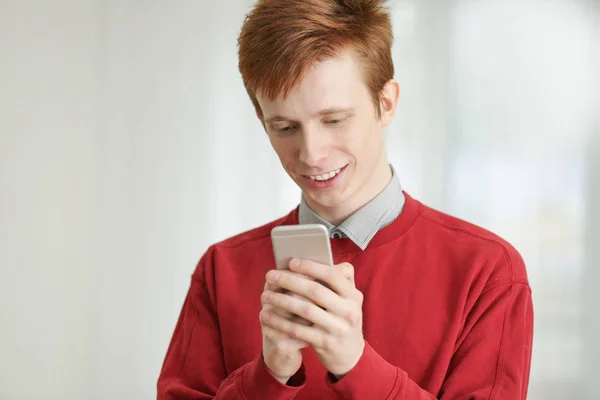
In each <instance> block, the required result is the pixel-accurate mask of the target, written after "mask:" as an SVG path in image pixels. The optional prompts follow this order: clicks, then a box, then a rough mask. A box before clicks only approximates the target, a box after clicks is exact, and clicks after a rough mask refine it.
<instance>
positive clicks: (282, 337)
mask: <svg viewBox="0 0 600 400" xmlns="http://www.w3.org/2000/svg"><path fill="white" fill-rule="evenodd" d="M261 328H262V332H263V335H264V336H265V337H266V338H267V339H268V340H270V341H271V342H273V343H276V344H277V347H278V348H279V349H280V350H281V351H282V352H285V351H292V350H298V349H303V348H305V347H308V346H309V344H308V343H306V342H303V341H301V340H298V339H295V338H292V337H289V336H288V335H286V334H285V333H283V332H279V331H278V330H276V329H274V328H271V327H270V326H268V325H265V324H262V326H261Z"/></svg>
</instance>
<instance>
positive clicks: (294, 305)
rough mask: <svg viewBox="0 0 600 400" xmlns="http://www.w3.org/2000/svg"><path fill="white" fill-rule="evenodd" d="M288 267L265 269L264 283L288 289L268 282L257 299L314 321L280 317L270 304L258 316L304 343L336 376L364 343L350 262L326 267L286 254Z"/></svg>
mask: <svg viewBox="0 0 600 400" xmlns="http://www.w3.org/2000/svg"><path fill="white" fill-rule="evenodd" d="M289 267H290V271H269V273H268V274H267V283H268V284H269V285H272V286H271V287H276V288H281V289H286V290H287V291H289V292H291V293H290V294H286V293H281V291H280V290H277V289H276V290H270V288H269V289H266V290H265V291H264V293H263V295H262V302H263V304H267V305H271V306H273V307H275V310H276V309H280V310H283V311H285V312H289V313H292V314H295V315H297V316H299V317H301V318H303V319H305V320H307V321H309V322H311V323H312V324H314V325H312V326H307V325H306V324H299V323H297V322H294V321H292V320H289V319H287V318H282V317H281V316H280V315H278V314H277V313H275V312H274V311H275V310H274V309H266V310H264V311H263V312H262V313H261V322H262V324H263V326H265V327H268V328H269V330H270V331H272V332H277V334H281V335H285V336H287V337H291V338H294V339H296V340H299V341H301V342H304V343H308V344H309V345H310V346H312V347H313V348H314V349H315V351H316V353H317V356H318V357H319V359H320V360H321V363H323V365H324V366H325V368H327V370H328V371H329V372H330V373H332V374H333V375H335V376H336V377H337V378H338V379H339V378H341V377H343V376H344V375H346V374H347V373H348V372H350V370H351V369H352V368H354V366H355V365H356V364H357V363H358V360H359V359H360V357H361V356H362V352H363V350H364V346H365V341H364V338H363V335H362V302H363V295H362V293H361V292H360V291H359V290H358V289H356V287H355V284H354V267H353V266H352V265H350V264H348V263H344V264H339V265H336V266H334V267H330V266H327V265H322V264H318V263H315V262H311V261H306V260H292V261H290V264H289ZM307 277H308V278H311V279H307ZM317 281H320V282H322V283H325V284H327V285H328V286H329V288H331V289H329V288H327V287H325V286H324V285H322V284H321V283H319V282H317ZM292 294H296V295H299V296H302V297H304V298H305V299H308V300H310V302H309V301H306V300H304V299H301V298H298V297H297V296H292Z"/></svg>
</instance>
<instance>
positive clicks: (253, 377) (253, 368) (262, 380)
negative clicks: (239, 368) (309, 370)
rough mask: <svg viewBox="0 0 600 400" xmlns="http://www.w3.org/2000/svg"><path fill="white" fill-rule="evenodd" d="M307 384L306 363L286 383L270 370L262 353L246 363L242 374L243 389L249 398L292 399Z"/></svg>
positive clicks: (263, 399)
mask: <svg viewBox="0 0 600 400" xmlns="http://www.w3.org/2000/svg"><path fill="white" fill-rule="evenodd" d="M305 384H306V372H305V370H304V364H303V365H302V366H301V367H300V369H299V370H298V372H296V374H294V376H292V377H291V378H290V380H289V381H288V384H287V385H284V384H283V383H281V382H280V381H279V380H278V379H277V378H276V377H275V375H273V374H272V373H271V371H269V369H268V368H267V366H266V365H265V360H264V358H263V355H262V353H260V354H259V355H258V357H257V358H256V359H255V360H254V361H252V362H250V363H248V365H246V368H244V372H243V374H242V390H243V391H244V394H245V395H246V397H247V399H248V400H271V399H273V400H275V399H277V400H280V399H281V400H292V399H294V398H295V397H296V395H298V393H299V392H300V390H302V388H303V387H304V385H305ZM292 385H293V386H292Z"/></svg>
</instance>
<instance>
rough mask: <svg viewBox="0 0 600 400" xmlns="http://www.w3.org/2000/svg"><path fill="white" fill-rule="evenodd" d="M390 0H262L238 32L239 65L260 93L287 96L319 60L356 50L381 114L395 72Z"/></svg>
mask: <svg viewBox="0 0 600 400" xmlns="http://www.w3.org/2000/svg"><path fill="white" fill-rule="evenodd" d="M384 5H385V0H258V1H257V3H256V4H255V5H254V7H253V8H252V10H251V11H250V13H249V14H248V15H247V16H246V19H245V21H244V24H243V26H242V29H241V32H240V35H239V37H238V57H239V70H240V73H241V75H242V80H243V82H244V85H245V87H246V90H247V92H248V94H249V96H250V99H251V100H252V103H253V104H254V107H255V108H256V110H257V112H258V113H260V114H261V115H262V110H261V108H260V105H259V104H258V101H257V98H256V95H257V94H260V95H261V96H265V97H266V98H268V99H269V100H274V99H276V98H279V97H283V98H286V97H287V96H288V95H289V94H290V92H291V91H292V90H293V89H294V88H296V87H297V86H298V85H299V84H300V82H301V81H302V80H303V79H304V77H305V76H306V75H307V73H308V72H309V69H310V67H311V66H313V65H314V64H315V63H317V62H320V61H324V60H326V59H329V58H333V57H335V56H336V55H338V54H339V53H340V52H342V51H347V50H350V51H352V53H353V55H354V56H357V59H358V60H359V65H360V66H361V72H362V75H363V79H364V82H365V84H366V85H367V87H368V89H369V91H370V93H371V96H372V100H373V104H374V106H375V110H376V113H377V116H378V117H380V116H381V108H380V93H381V90H382V89H383V87H384V85H385V84H386V82H388V81H389V80H390V79H393V77H394V64H393V61H392V51H391V47H392V41H393V33H392V23H391V18H390V14H389V12H388V10H387V9H386V8H385V6H384Z"/></svg>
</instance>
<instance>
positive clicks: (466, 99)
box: [0, 0, 600, 400]
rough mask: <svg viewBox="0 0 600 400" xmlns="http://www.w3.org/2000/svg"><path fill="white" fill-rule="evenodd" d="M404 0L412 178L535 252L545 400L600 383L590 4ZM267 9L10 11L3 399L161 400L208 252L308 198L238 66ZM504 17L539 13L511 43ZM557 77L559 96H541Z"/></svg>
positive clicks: (0, 11)
mask: <svg viewBox="0 0 600 400" xmlns="http://www.w3.org/2000/svg"><path fill="white" fill-rule="evenodd" d="M392 3H393V5H394V6H395V7H394V20H395V23H396V27H395V28H396V44H395V47H394V57H395V60H396V65H397V78H398V79H399V80H400V83H401V86H402V98H401V102H400V110H399V113H398V118H397V120H396V121H395V122H394V124H393V125H392V126H391V127H390V129H389V132H388V139H387V140H388V145H389V153H390V158H391V160H392V161H393V162H394V164H395V165H396V166H397V170H398V171H399V175H400V177H401V180H402V182H403V185H404V186H405V187H406V188H407V189H408V190H409V191H410V193H411V194H413V195H415V196H416V197H418V198H420V199H421V200H423V201H425V202H427V203H428V204H430V205H434V206H436V207H439V208H441V209H443V210H445V211H448V212H452V213H455V214H457V215H459V216H461V217H464V218H468V219H470V220H473V221H475V222H477V223H482V224H484V225H485V226H486V227H488V228H490V229H493V230H497V231H499V232H500V233H502V234H503V235H505V236H506V237H507V238H508V239H509V240H511V241H512V242H513V243H514V244H515V245H516V246H517V248H519V249H520V250H521V251H522V253H523V254H524V255H525V256H526V261H527V263H528V266H529V269H530V277H531V280H532V285H533V286H534V294H535V296H536V297H535V300H536V307H537V308H536V310H540V312H539V314H538V315H539V316H540V317H539V319H538V320H537V322H538V325H537V326H536V355H535V356H536V358H535V360H534V370H533V371H532V390H531V395H530V398H531V399H544V400H549V399H551V398H552V395H553V394H554V395H555V396H561V395H562V393H568V392H569V388H571V387H582V386H583V385H582V383H588V382H590V383H591V382H592V375H590V374H589V373H588V374H585V373H584V372H583V370H584V365H585V364H584V357H583V354H584V352H583V351H582V346H583V343H584V341H583V340H584V338H586V337H591V336H590V335H591V332H592V329H596V328H593V327H597V326H598V324H593V323H592V324H590V325H586V326H589V327H591V328H589V329H588V328H586V329H588V330H586V331H581V330H577V329H575V330H573V331H568V332H563V330H561V327H562V326H571V325H573V321H575V324H581V322H582V320H581V315H583V313H584V310H593V309H597V307H598V306H600V301H599V299H598V297H597V295H595V294H594V293H593V292H594V290H593V288H592V289H588V292H589V295H588V296H587V297H585V302H582V301H578V299H580V297H579V296H577V294H578V293H580V291H581V290H583V289H584V285H583V281H584V279H585V278H584V277H583V276H584V275H583V274H582V270H583V260H584V258H583V254H585V253H586V247H585V246H581V245H577V244H578V243H581V237H583V235H585V232H586V231H585V229H586V228H585V226H586V225H585V222H586V221H588V220H590V219H591V218H595V217H593V216H592V212H593V211H589V209H588V208H586V204H587V201H588V200H587V198H586V194H587V193H588V188H589V187H592V186H594V185H595V183H596V182H597V181H598V180H597V179H596V178H597V177H598V176H600V166H598V165H597V163H595V164H594V163H590V164H586V165H585V166H584V167H581V168H583V169H581V168H579V164H578V163H577V162H576V161H573V160H575V156H577V155H578V154H585V151H584V150H585V148H586V147H585V145H584V143H585V139H586V138H589V137H590V135H591V122H590V121H591V119H590V118H589V116H590V114H591V111H592V107H591V103H590V100H589V99H591V94H592V93H593V90H592V89H591V86H590V84H591V83H592V82H594V83H596V84H597V83H598V81H597V79H596V80H594V79H595V77H596V75H595V73H593V72H592V71H595V70H594V69H593V67H592V64H591V62H590V61H589V60H591V58H588V55H586V47H585V46H586V45H590V49H591V44H592V43H593V40H592V36H591V33H590V32H591V27H592V23H591V21H592V20H591V19H590V18H588V17H587V16H589V15H594V12H592V11H591V9H586V8H584V6H585V7H587V6H588V5H589V4H591V3H589V2H582V3H580V4H582V6H581V7H577V6H573V5H572V4H573V3H572V2H567V1H566V0H565V1H558V2H553V3H552V4H550V5H548V4H549V3H543V4H542V3H539V2H537V1H536V0H527V1H521V2H516V1H504V0H503V1H500V0H498V1H490V2H489V3H485V4H484V3H474V2H461V1H456V2H451V1H448V2H443V3H439V2H417V1H402V2H400V1H397V2H392ZM525 3H527V4H528V6H522V4H525ZM249 4H250V1H249V0H237V1H236V0H229V1H224V2H210V4H208V3H206V2H196V1H191V0H179V1H172V2H169V4H168V5H167V3H165V2H159V1H135V0H127V1H123V0H121V1H117V0H105V1H100V0H87V1H81V0H80V1H75V0H71V1H68V0H55V1H54V2H51V3H50V2H42V1H35V0H25V1H17V0H12V1H11V0H1V1H0V398H1V399H3V400H4V399H7V400H28V399H63V400H64V399H148V398H153V397H155V389H154V387H155V381H156V378H157V375H158V371H159V369H160V367H161V363H162V358H163V356H164V353H165V351H166V347H167V345H168V341H169V339H170V336H171V334H172V331H173V328H174V324H175V321H176V318H177V316H178V313H179V310H180V307H181V303H182V301H183V298H184V296H185V292H186V290H187V287H188V284H189V276H190V274H191V272H192V270H193V268H194V266H195V263H196V262H197V260H198V259H199V257H200V256H201V255H202V253H203V252H204V250H205V249H206V247H207V246H208V245H209V244H210V243H213V242H215V241H217V240H220V239H223V238H225V237H227V236H230V235H233V234H235V233H237V232H240V231H241V230H244V229H247V228H250V227H252V226H256V225H258V224H261V223H263V222H266V221H268V220H270V219H273V218H275V217H277V216H280V215H282V214H284V213H286V212H287V211H288V210H289V209H290V208H291V207H293V206H294V205H295V204H296V203H297V200H298V196H299V193H298V191H297V189H296V188H295V187H294V186H293V184H292V183H291V182H290V181H289V179H287V177H285V175H284V173H283V172H282V170H281V167H280V166H279V163H278V160H277V159H276V157H275V156H274V154H273V152H272V151H271V149H270V147H269V143H268V140H267V138H266V137H265V135H264V133H263V131H262V129H261V127H260V125H259V124H258V122H257V120H256V118H255V116H254V114H253V110H252V107H251V103H250V101H249V100H248V98H247V96H246V93H245V92H244V89H243V86H242V83H241V81H240V78H239V74H238V72H237V60H236V36H237V33H238V31H239V28H240V25H241V22H242V20H243V17H244V15H245V12H246V11H247V9H248V7H249ZM595 12H597V11H595ZM495 15H498V16H503V18H509V19H510V20H513V21H514V20H519V18H515V17H520V16H522V19H521V23H517V24H513V25H511V26H512V28H511V29H512V30H510V32H505V31H504V26H505V24H503V21H501V20H497V18H498V17H495ZM495 18H496V19H495ZM480 21H487V22H486V26H485V27H486V29H482V28H483V27H479V26H478V24H479V23H481V22H480ZM549 25H550V26H551V27H552V29H553V32H554V33H553V35H554V36H552V38H553V39H552V43H546V42H544V40H543V38H544V37H546V35H545V33H544V29H547V28H548V26H549ZM470 30H473V32H479V36H478V37H477V35H475V37H474V36H473V35H472V34H471V31H470ZM587 34H590V36H589V37H588V36H586V35H587ZM511 35H512V36H511ZM513 36H516V37H520V38H523V40H521V41H519V43H518V45H515V43H514V41H512V39H511V37H513ZM593 37H597V36H593ZM586 38H587V39H586ZM586 40H588V41H589V42H586ZM487 44H490V46H487ZM492 45H493V46H492ZM490 48H498V49H499V52H500V54H502V57H501V58H500V59H498V60H496V62H495V63H492V62H490V61H489V60H490V55H489V54H487V53H482V51H483V50H482V49H490ZM590 51H591V50H590ZM523 52H524V53H525V54H526V55H527V57H523ZM565 54H567V55H568V57H564V55H565ZM492 56H493V54H492ZM503 65H506V66H507V67H506V68H504V67H502V66H503ZM546 65H552V66H553V67H552V68H548V69H546V68H545V66H546ZM498 66H500V68H498ZM511 68H512V69H511ZM532 68H533V69H534V70H533V72H534V74H533V77H534V78H535V79H533V80H532V78H531V75H530V74H531V73H532V71H530V69H532ZM536 71H537V72H540V73H539V74H535V72H536ZM548 71H550V72H548ZM543 72H546V73H545V74H544V73H543ZM498 75H501V78H502V79H503V80H502V81H501V83H498V82H499V81H498V79H497V76H498ZM558 78H560V79H562V80H563V81H564V82H566V83H565V85H562V86H565V87H566V86H568V88H567V89H564V91H563V92H561V93H562V94H563V95H562V96H556V99H555V100H552V96H549V97H548V99H547V101H546V102H545V103H544V104H543V105H542V106H540V105H539V104H536V103H535V102H533V101H531V102H529V101H526V100H530V99H537V98H539V96H540V93H538V91H539V90H541V89H544V88H548V87H550V88H553V89H556V88H559V89H560V88H561V85H560V84H556V83H555V81H556V79H558ZM564 93H567V94H568V96H572V98H571V97H569V98H568V99H567V100H566V101H565V98H564ZM514 96H516V97H517V98H519V99H521V100H522V101H523V104H522V105H520V107H521V108H523V109H524V110H526V111H527V112H522V113H521V112H520V110H515V109H514V108H513V107H512V106H511V104H512V102H511V99H512V98H513V97H514ZM542 97H543V98H545V96H542ZM565 104H567V105H568V107H565V106H564V105H565ZM482 115H483V116H485V118H483V119H482V117H481V116H482ZM594 123H595V124H596V125H597V124H598V121H596V122H594ZM503 132H509V133H510V135H507V137H508V136H510V138H511V140H510V141H509V144H508V145H501V143H500V142H499V141H498V138H499V137H500V136H501V134H502V133H503ZM596 132H599V131H598V130H596ZM565 133H566V134H565ZM596 134H597V133H596ZM557 149H559V150H560V149H564V150H565V151H557ZM499 150H500V151H499ZM540 154H542V155H544V156H543V157H542V156H539V155H540ZM473 166H475V168H474V167H473ZM578 168H579V169H578ZM539 171H543V174H544V175H547V177H546V178H544V179H537V178H536V177H538V176H539V174H540V172H539ZM546 171H547V172H546ZM573 171H575V172H573ZM536 174H538V175H536ZM582 174H583V175H582ZM582 176H583V177H587V178H589V180H588V181H585V182H587V183H583V181H584V180H583V178H582ZM527 177H533V178H527ZM572 177H574V178H573V179H572V180H573V182H570V180H571V178H572ZM580 178H581V179H580ZM528 179H530V180H528ZM490 182H496V184H493V185H492V184H489V183H490ZM498 182H499V183H498ZM540 182H541V183H540ZM544 182H545V183H544ZM596 186H597V185H596ZM561 188H565V189H564V191H563V192H562V193H563V194H562V195H553V193H561ZM507 194H511V195H512V196H511V197H507ZM515 196H517V197H515ZM515 198H516V199H517V200H518V201H508V200H511V199H515ZM504 199H506V200H507V201H503V200H504ZM593 201H594V202H595V200H593ZM536 210H545V213H540V214H539V215H538V214H537V213H536V212H537V211H536ZM564 210H567V211H568V212H565V213H562V214H561V212H562V211H564ZM546 211H547V212H546ZM563 214H564V215H563ZM557 232H559V233H560V235H558V234H557ZM561 235H562V236H561ZM589 237H590V238H591V237H593V236H591V235H590V236H589ZM556 240H559V243H566V245H564V246H563V247H562V248H561V247H560V246H554V245H553V243H555V242H553V241H556ZM593 240H594V239H592V242H593ZM588 243H590V242H588ZM587 246H588V249H590V248H592V247H593V244H588V245H587ZM555 247H557V248H559V250H560V251H553V252H549V251H548V249H554V248H555ZM549 259H552V260H555V262H554V263H552V264H548V260H549ZM578 260H579V261H578ZM565 277H566V278H565ZM565 282H572V285H571V286H568V285H565V284H563V283H565ZM555 304H568V305H572V307H571V306H569V307H571V308H561V310H560V312H558V311H559V310H555V308H554V307H555V306H554V305H555ZM588 318H589V315H588ZM592 321H595V322H597V321H598V319H596V320H592ZM581 325H582V324H581ZM556 343H560V348H558V347H556ZM585 343H587V344H586V346H589V347H588V348H586V350H587V351H586V352H585V353H586V354H598V353H597V352H596V353H594V352H593V351H597V349H598V347H597V346H598V345H597V343H593V341H588V342H585ZM594 346H596V347H595V348H594ZM588 358H589V357H588ZM591 363H592V362H591V361H589V360H588V364H587V365H589V364H591ZM586 371H587V372H589V368H588V369H586ZM587 386H589V387H592V386H594V385H587ZM547 388H552V391H551V393H548V392H547V391H545V390H547ZM571 393H572V392H571ZM586 393H587V394H588V397H586V395H585V394H584V393H580V396H579V397H578V398H582V399H585V398H590V399H591V398H593V397H589V396H592V392H591V391H588V392H586ZM576 397H577V396H576ZM554 398H561V397H554Z"/></svg>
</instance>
